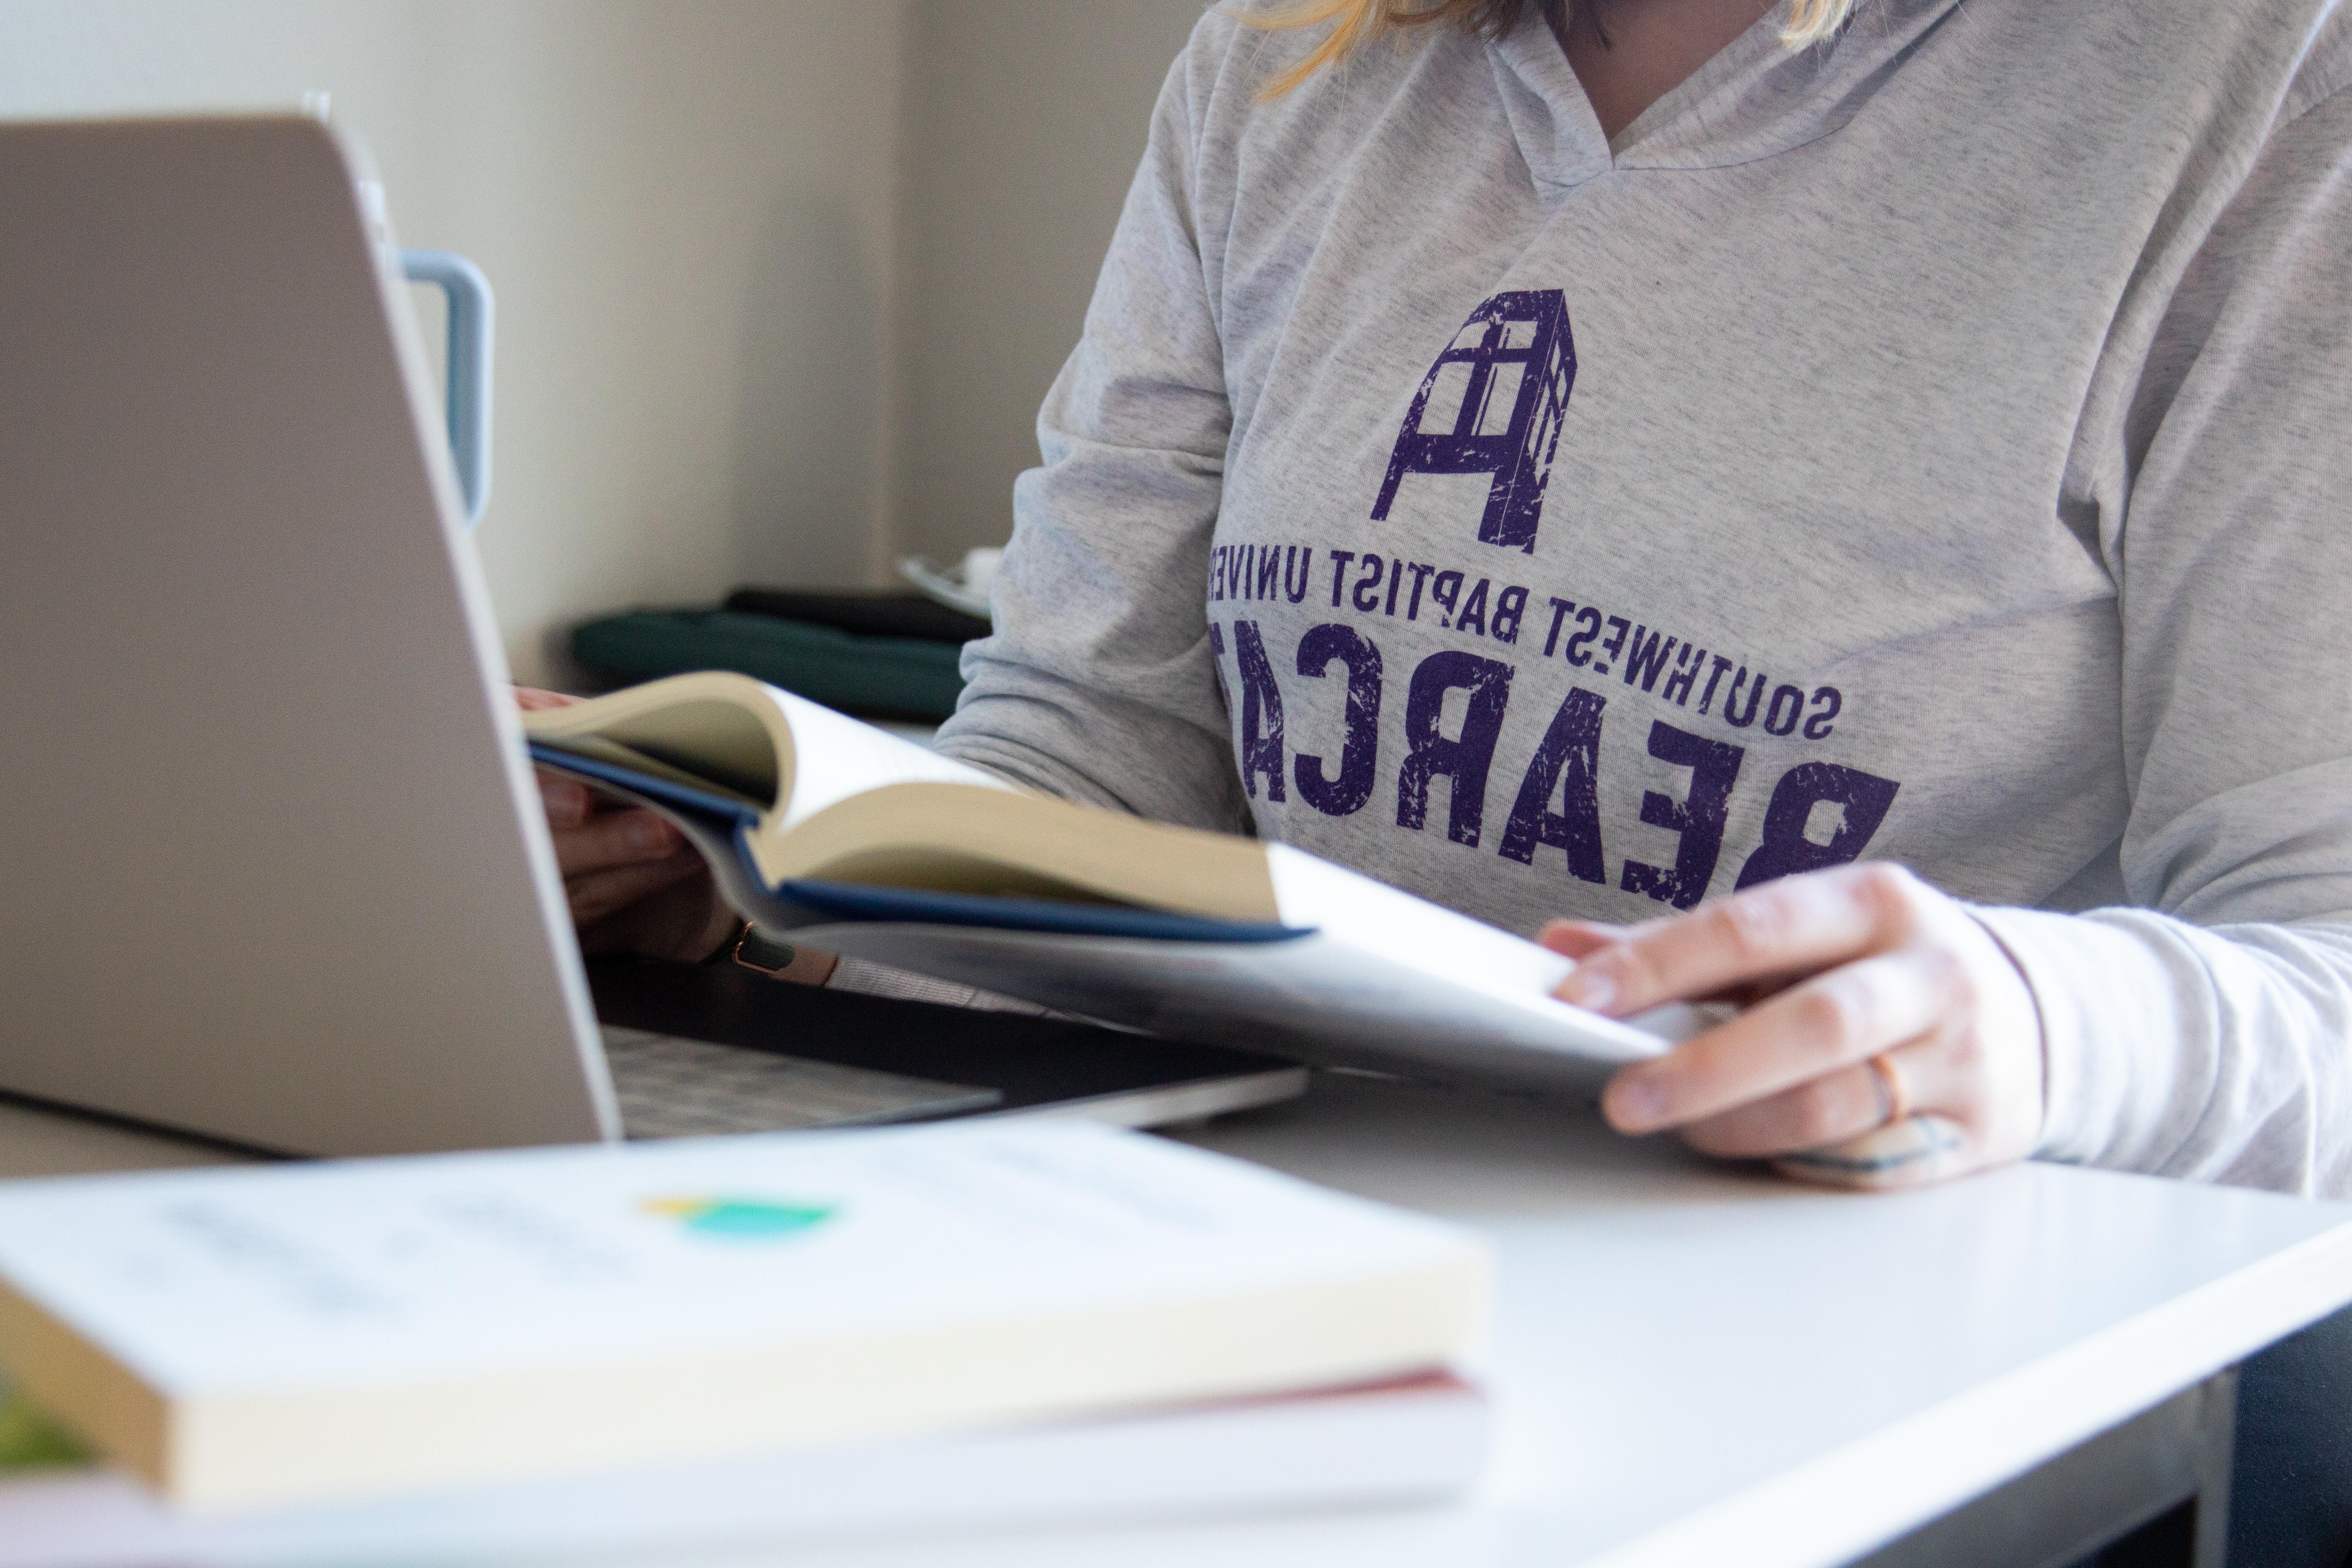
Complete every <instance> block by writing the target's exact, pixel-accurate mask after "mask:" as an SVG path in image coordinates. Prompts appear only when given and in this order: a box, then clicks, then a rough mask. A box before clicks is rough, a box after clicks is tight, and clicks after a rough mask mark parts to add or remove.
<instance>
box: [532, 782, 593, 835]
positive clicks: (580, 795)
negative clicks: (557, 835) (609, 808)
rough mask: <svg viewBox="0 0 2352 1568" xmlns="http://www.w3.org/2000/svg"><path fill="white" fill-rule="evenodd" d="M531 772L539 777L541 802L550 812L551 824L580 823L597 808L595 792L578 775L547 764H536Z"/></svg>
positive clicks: (555, 826) (562, 826) (556, 826)
mask: <svg viewBox="0 0 2352 1568" xmlns="http://www.w3.org/2000/svg"><path fill="white" fill-rule="evenodd" d="M531 773H532V774H533V776H534V777H536V778H537V779H538V781H539V803H540V805H541V807H543V808H544V809H545V810H546V812H547V825H548V826H550V827H553V828H567V827H577V826H580V825H581V824H582V823H584V822H586V821H587V820H588V818H589V816H590V815H591V814H592V813H593V812H594V811H595V809H596V797H595V795H594V794H593V792H591V791H590V789H589V788H588V786H587V785H586V784H582V783H581V782H580V781H579V780H578V779H575V778H567V777H565V776H564V775H563V774H562V773H551V772H550V771H549V770H547V769H546V768H533V769H532V770H531Z"/></svg>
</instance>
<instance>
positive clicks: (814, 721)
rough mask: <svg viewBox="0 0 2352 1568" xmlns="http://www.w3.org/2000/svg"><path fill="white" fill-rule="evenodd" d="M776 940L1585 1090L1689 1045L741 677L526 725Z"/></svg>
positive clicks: (1533, 978) (1160, 1024) (1132, 1015)
mask: <svg viewBox="0 0 2352 1568" xmlns="http://www.w3.org/2000/svg"><path fill="white" fill-rule="evenodd" d="M522 724H523V730H524V732H525V734H526V735H527V736H528V737H529V739H530V752H531V756H532V758H533V759H534V760H536V761H537V762H539V763H542V764H543V765H545V766H548V767H551V768H554V769H558V770H561V771H562V772H565V773H572V774H574V775H576V776H579V777H581V778H583V779H586V780H589V781H591V782H592V783H594V784H597V785H599V786H601V787H603V788H604V789H605V790H606V791H608V792H609V793H611V794H614V795H618V796H620V797H622V798H624V799H626V800H630V801H633V802H635V803H637V804H640V805H648V806H651V807H653V808H654V809H655V810H656V811H659V812H660V813H661V814H662V815H663V816H666V817H667V818H668V819H669V820H670V821H672V822H674V823H676V824H677V826H678V827H679V829H680V830H681V831H682V832H684V833H685V835H686V836H687V837H688V840H689V841H690V842H692V843H693V844H694V845H695V847H697V848H698V849H700V850H701V852H702V854H703V856H704V857H705V858H707V859H708V860H709V862H710V866H711V869H712V871H713V872H714V874H715V875H716V877H717V879H718V883H719V889H720V890H721V892H722V893H723V894H724V895H725V897H726V898H727V899H728V900H729V901H730V903H732V904H733V905H734V906H735V907H736V908H737V909H738V910H741V911H742V913H743V914H744V916H745V917H746V918H747V919H750V920H752V921H757V922H758V923H759V925H760V926H761V928H762V929H765V930H768V931H776V932H779V933H785V932H789V933H792V935H793V940H794V941H797V942H806V943H808V944H809V945H811V946H813V947H818V948H822V949H825V950H827V951H830V952H845V953H855V954H856V955H858V956H860V957H864V958H867V959H872V960H874V961H876V962H877V963H889V964H896V965H898V966H899V967H901V968H905V969H911V970H914V971H917V972H919V973H924V974H929V975H933V976H936V977H938V978H940V979H944V980H952V981H957V982H961V983H962V984H968V985H976V986H980V987H982V988H983V989H986V990H990V991H994V992H999V993H1002V994H1006V995H1011V996H1018V997H1022V998H1024V999H1025V1000H1028V1001H1032V1002H1036V1003H1039V1004H1042V1005H1045V1006H1050V1007H1056V1008H1060V1009H1063V1010H1065V1011H1067V1012H1072V1013H1079V1014H1084V1015H1086V1016H1089V1017H1094V1018H1100V1019H1103V1020H1105V1021H1107V1022H1110V1023H1114V1024H1123V1025H1128V1026H1132V1027H1135V1028H1139V1029H1146V1030H1150V1031H1151V1032H1152V1033H1155V1034H1162V1035H1168V1036H1171V1037H1178V1038H1183V1039H1192V1040H1200V1041H1206V1042H1209V1043H1212V1044H1232V1045H1242V1046H1247V1047H1255V1048H1258V1049H1272V1050H1278V1051H1283V1052H1285V1053H1286V1054H1289V1055H1292V1056H1296V1057H1297V1058H1300V1059H1302V1060H1307V1061H1315V1062H1322V1063H1328V1064H1332V1065H1339V1066H1358V1067H1370V1068H1384V1069H1388V1070H1394V1071H1404V1072H1412V1073H1421V1074H1427V1073H1429V1072H1431V1071H1432V1070H1433V1069H1435V1070H1438V1071H1441V1072H1453V1073H1462V1074H1468V1075H1471V1076H1475V1077H1480V1078H1488V1079H1501V1080H1503V1081H1507V1082H1515V1083H1521V1084H1527V1085H1529V1086H1541V1085H1547V1084H1552V1085H1559V1086H1561V1087H1572V1088H1578V1089H1584V1088H1590V1087H1591V1086H1592V1085H1594V1084H1597V1083H1598V1082H1600V1081H1601V1079H1603V1078H1605V1077H1606V1076H1607V1074H1608V1073H1609V1072H1610V1071H1612V1070H1613V1069H1614V1068H1616V1067H1617V1066H1618V1065H1620V1064H1622V1063H1624V1062H1627V1061H1632V1060H1635V1059H1637V1058H1643V1057H1649V1056H1654V1055H1657V1054H1658V1053H1659V1052H1661V1051H1663V1050H1664V1048H1665V1047H1666V1045H1667V1043H1668V1042H1669V1041H1670V1040H1672V1039H1674V1038H1677V1037H1681V1036H1682V1035H1685V1034H1688V1033H1690V1032H1692V1030H1693V1029H1694V1028H1695V1027H1696V1016H1695V1015H1693V1014H1691V1013H1690V1011H1689V1010H1688V1009H1683V1008H1675V1009H1661V1010H1660V1012H1659V1013H1657V1014H1652V1015H1646V1016H1644V1017H1643V1019H1641V1020H1640V1021H1639V1022H1640V1024H1641V1026H1640V1027H1636V1026H1633V1025H1629V1024H1623V1023H1619V1022H1617V1021H1615V1020H1612V1019H1609V1018H1604V1017H1602V1016H1600V1015H1599V1014H1596V1013H1590V1012H1586V1011H1584V1010H1583V1009H1580V1008H1577V1007H1571V1006H1570V1005H1567V1004H1566V1003H1563V1002H1559V1001H1557V1000H1554V999H1553V998H1552V997H1551V995H1550V994H1549V992H1550V990H1551V988H1552V987H1553V986H1554V985H1556V984H1559V980H1560V979H1561V977H1562V976H1563V975H1565V974H1566V973H1568V971H1569V969H1570V963H1569V961H1568V960H1567V959H1565V958H1562V957H1560V956H1559V955H1558V954H1557V953H1553V952H1548V951H1547V950H1545V949H1543V948H1541V947H1538V946H1537V945H1536V944H1535V943H1534V942H1528V941H1525V940H1523V939H1521V938H1519V937H1516V936H1512V935H1510V934H1509V933H1507V932H1505V931H1497V930H1496V929H1495V928H1494V927H1492V926H1488V925H1486V924H1484V923H1482V922H1480V921H1475V920H1472V919H1470V918H1468V917H1467V916H1465V915H1460V914H1456V913H1454V911H1452V910H1446V909H1443V908H1441V907H1439V906H1438V905H1435V904H1432V903H1430V902H1428V901H1426V900H1422V899H1417V898H1415V897H1413V896H1412V894H1410V893H1406V892H1402V891H1401V890H1399V889H1395V888H1391V887H1389V886H1387V885H1386V884H1385V883H1381V882H1377V881H1374V880H1372V879H1370V878H1368V877H1363V876H1360V875H1359V874H1357V873H1356V872H1353V871H1350V870H1348V869H1346V868H1343V867H1339V866H1335V865H1333V864H1332V863H1331V862H1329V861H1328V860H1324V859H1320V858H1318V857H1316V856H1313V855H1309V854H1307V853H1306V852H1304V851H1303V850H1299V849H1297V848H1294V847H1291V846H1288V845H1285V844H1267V843H1264V842H1261V841H1259V840H1257V839H1253V838H1244V837H1236V836H1231V835H1225V834H1216V833H1205V832H1202V831H1199V830H1197V829H1194V828H1187V827H1176V826H1170V825H1168V824H1165V823H1155V822H1148V821H1145V820H1143V819H1141V818H1139V817H1132V816H1121V815H1119V814H1118V813H1115V812H1108V811H1102V810H1098V809H1096V808H1094V807H1092V806H1086V805H1075V804H1073V803H1071V802H1068V801H1063V800H1056V799H1052V798H1049V797H1046V796H1044V795H1035V794H1033V793H1030V792H1028V791H1025V790H1023V789H1020V788H1018V787H1016V786H1014V785H1013V784H1008V783H1006V782H1005V781H1004V780H1003V779H1000V778H997V777H995V776H994V775H992V774H990V773H984V772H982V770H980V769H978V768H973V767H969V766H967V765H965V764H963V763H958V762H955V761H953V760H952V759H950V758H947V757H943V756H940V755H939V754H938V753H936V752H929V751H927V750H925V749H924V748H922V747H920V746H918V745H914V744H911V743H910V742H905V741H902V740H899V739H898V737H896V736H894V735H890V734H887V733H886V732H884V731H880V730H877V729H874V728H872V727H871V726H869V725H866V724H861V723H859V722H858V721H856V720H854V719H849V718H845V717H844V716H843V715H841V714H839V713H835V712H834V711H833V710H830V709H827V708H823V707H820V706H818V705H817V704H815V703H814V702H810V701H807V700H803V699H802V698H798V697H795V696H793V694H792V693H790V692H787V691H781V690H778V689H775V688H774V687H772V686H767V685H763V684H762V683H761V682H759V681H756V680H753V679H750V678H749V677H746V676H740V675H728V674H722V673H717V672H709V673H703V674H697V675H680V676H673V677H671V678H669V679H665V680H656V681H653V682H650V683H648V684H646V685H644V686H636V687H631V688H630V689H627V690H625V691H617V692H614V693H613V694H612V695H610V696H607V697H600V698H596V699H594V700H591V701H587V702H583V703H580V704H578V705H577V706H574V707H569V708H557V709H550V710H542V711H540V712H535V713H525V714H524V715H523V716H522Z"/></svg>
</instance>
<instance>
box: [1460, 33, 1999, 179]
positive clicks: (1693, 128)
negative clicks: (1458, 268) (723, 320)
mask: <svg viewBox="0 0 2352 1568" xmlns="http://www.w3.org/2000/svg"><path fill="white" fill-rule="evenodd" d="M1958 3H1959V0H1863V4H1862V5H1860V6H1858V7H1857V10H1856V15H1855V16H1854V18H1853V21H1851V22H1849V23H1848V24H1847V25H1846V26H1845V28H1844V29H1843V31H1842V32H1841V33H1840V34H1839V36H1838V37H1837V38H1836V39H1835V40H1834V41H1832V42H1831V43H1828V44H1820V45H1813V46H1811V47H1805V48H1801V49H1794V50H1792V49H1790V48H1789V47H1787V46H1786V45H1784V44H1783V43H1781V42H1780V30H1781V28H1782V27H1784V26H1787V25H1788V12H1789V0H1780V4H1779V5H1775V6H1774V7H1773V8H1772V9H1771V10H1770V11H1769V12H1768V13H1766V14H1765V15H1764V16H1762V17H1761V18H1759V20H1758V21H1757V22H1756V23H1755V24H1754V25H1753V26H1750V27H1749V28H1748V30H1747V31H1746V32H1744V33H1742V34H1740V35H1739V36H1738V37H1736V38H1734V39H1732V40H1731V42H1729V43H1727V44H1726V45H1725V46H1724V47H1722V48H1720V49H1718V50H1717V51H1716V53H1715V54H1714V55H1713V56H1712V57H1710V58H1708V59H1707V60H1706V62H1705V63H1704V64H1702V65H1701V66H1700V67H1699V68H1697V69H1696V70H1695V71H1693V72H1692V73H1691V74H1690V75H1689V76H1688V77H1686V78H1685V79H1683V80H1682V81H1681V82H1679V83H1677V84H1676V85H1675V87H1674V88H1672V89H1669V90H1668V91H1667V92H1666V93H1665V94H1664V96H1662V97H1660V98H1659V100H1657V101H1656V102H1655V103H1653V104H1651V105H1650V106H1649V107H1648V108H1647V109H1645V110H1643V111H1642V112H1641V113H1640V114H1639V115H1637V116H1636V117H1635V118H1634V120H1633V123H1631V124H1630V125H1627V126H1626V127H1625V128H1624V129H1623V130H1622V131H1621V132H1618V133H1617V136H1616V139H1615V140H1614V141H1613V142H1612V141H1611V140H1610V139H1609V138H1607V137H1606V136H1604V135H1603V134H1602V133H1601V120H1600V117H1599V116H1598V115H1597V114H1595V113H1594V112H1593V108H1592V100H1591V99H1589V98H1588V97H1586V96H1585V92H1584V84H1583V83H1581V82H1580V81H1579V80H1577V78H1576V68H1575V67H1573V66H1571V65H1570V64H1569V60H1568V51H1567V50H1565V49H1563V48H1562V47H1560V43H1559V39H1558V38H1556V37H1553V36H1552V31H1551V29H1550V28H1549V27H1547V26H1543V25H1542V24H1541V23H1540V22H1539V21H1536V20H1534V19H1532V18H1531V19H1529V20H1528V21H1527V22H1524V23H1522V24H1521V25H1520V26H1516V27H1513V28H1512V29H1511V30H1510V31H1509V32H1507V33H1506V34H1504V35H1503V36H1502V37H1499V38H1496V39H1495V40H1493V41H1492V42H1491V43H1489V44H1488V46H1487V48H1488V52H1489V54H1490V56H1491V58H1492V60H1493V64H1494V69H1495V80H1496V88H1497V89H1498V90H1499V91H1500V92H1501V94H1502V100H1503V109H1504V112H1505V114H1506V115H1507V118H1508V119H1509V121H1510V125H1511V133H1512V135H1513V136H1514V137H1515V138H1516V139H1517V142H1518V144H1519V151H1520V153H1521V155H1522V156H1524V157H1525V158H1526V159H1527V163H1528V174H1530V175H1532V176H1533V177H1534V180H1535V183H1536V188H1537V190H1538V193H1539V194H1540V195H1541V197H1542V199H1543V201H1544V204H1545V205H1547V206H1549V205H1555V204H1557V203H1558V202H1559V201H1562V200H1565V199H1566V197H1567V196H1568V195H1569V193H1570V192H1571V191H1573V190H1574V189H1575V188H1576V187H1577V186H1579V185H1580V184H1584V183H1585V182H1586V181H1588V180H1591V179H1592V178H1593V177H1594V176H1596V175H1599V174H1607V173H1609V172H1610V171H1611V170H1612V169H1615V170H1634V169H1715V168H1724V167H1727V166H1729V165H1731V164H1735V163H1753V162H1755V161H1757V160H1758V159H1761V158H1769V157H1771V156H1773V155H1774V154H1776V153H1785V152H1788V151H1790V150H1791V149H1793V148H1797V147H1801V146H1804V145H1805V144H1806V143H1808V142H1816V141H1819V140H1820V139H1821V138H1822V137H1824V136H1827V135H1830V134H1832V132H1836V131H1838V130H1839V129H1841V128H1843V126H1844V125H1845V123H1846V122H1847V121H1850V120H1851V119H1853V116H1854V114H1855V113H1856V112H1857V111H1859V110H1860V109H1861V107H1862V105H1863V104H1864V103H1865V102H1867V101H1868V100H1869V97H1870V94H1871V92H1872V91H1873V90H1874V88H1875V86H1876V84H1877V83H1878V82H1879V81H1880V80H1881V79H1883V78H1884V77H1885V73H1886V72H1887V71H1888V70H1890V69H1891V68H1893V67H1894V66H1895V65H1897V64H1899V63H1900V62H1901V60H1902V58H1904V57H1905V56H1906V55H1907V54H1909V52H1910V51H1911V50H1913V49H1914V48H1916V47H1919V45H1920V44H1921V43H1922V42H1924V41H1925V39H1926V37H1927V35H1928V34H1930V33H1931V32H1933V31H1934V29H1935V27H1936V26H1937V24H1938V23H1940V22H1941V21H1942V20H1943V19H1944V18H1945V17H1946V16H1948V15H1949V13H1950V12H1951V11H1952V9H1953V8H1954V7H1955V6H1956V5H1958Z"/></svg>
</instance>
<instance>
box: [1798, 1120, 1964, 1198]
mask: <svg viewBox="0 0 2352 1568" xmlns="http://www.w3.org/2000/svg"><path fill="white" fill-rule="evenodd" d="M1987 1163H1990V1155H1989V1154H1988V1153H1987V1152H1985V1151H1984V1150H1983V1149H1981V1148H1979V1146H1977V1145H1976V1144H1974V1143H1972V1142H1969V1139H1968V1137H1967V1136H1966V1135H1965V1134H1964V1133H1962V1132H1961V1131H1960V1128H1959V1124H1958V1123H1957V1122H1955V1121H1951V1120H1950V1119H1949V1118H1948V1117H1943V1116H1934V1115H1929V1116H1914V1117H1909V1118H1907V1119H1906V1120H1904V1121H1898V1122H1896V1123H1895V1125H1893V1126H1892V1127H1881V1128H1879V1129H1877V1130H1876V1131H1871V1132H1865V1133H1864V1134H1863V1135H1862V1136H1861V1137H1859V1138H1853V1139H1849V1140H1848V1141H1846V1142H1843V1143H1839V1144H1834V1145H1832V1147H1830V1148H1827V1149H1808V1150H1806V1151H1805V1152H1802V1153H1797V1154H1784V1155H1782V1156H1781V1157H1780V1158H1779V1159H1777V1160H1775V1161H1773V1162H1772V1168H1773V1169H1774V1170H1776V1171H1778V1172H1780V1173H1781V1174H1782V1175H1785V1176H1794V1177H1796V1178H1797V1179H1799V1180H1800V1181H1806V1182H1818V1183H1820V1184H1822V1185H1824V1186H1832V1187H1874V1188H1883V1187H1923V1186H1926V1185H1927V1184H1929V1183H1931V1182H1941V1181H1947V1180H1948V1179H1950V1178H1951V1177H1954V1176H1960V1175H1966V1174H1967V1173H1969V1172H1970V1171H1973V1170H1976V1169H1978V1168H1979V1167H1980V1166H1982V1165H1985V1164H1987Z"/></svg>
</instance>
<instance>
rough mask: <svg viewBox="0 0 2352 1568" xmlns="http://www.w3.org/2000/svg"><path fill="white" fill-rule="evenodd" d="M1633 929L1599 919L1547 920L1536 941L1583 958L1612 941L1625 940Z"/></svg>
mask: <svg viewBox="0 0 2352 1568" xmlns="http://www.w3.org/2000/svg"><path fill="white" fill-rule="evenodd" d="M1632 930H1633V928H1632V927H1631V926H1612V925H1602V924H1601V922H1600V921H1545V922H1544V926H1543V930H1541V931H1538V932H1536V942H1538V945H1540V946H1543V947H1548V948H1549V949H1551V951H1552V952H1557V953H1560V954H1562V955H1564V956H1566V957H1569V958H1576V959H1581V958H1582V957H1584V956H1585V954H1587V953H1590V952H1599V951H1600V950H1601V949H1602V948H1604V947H1607V946H1608V945H1609V944H1610V943H1611V942H1622V941H1624V940H1625V938H1626V936H1627V935H1628V934H1629V933H1630V932H1631V931H1632Z"/></svg>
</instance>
